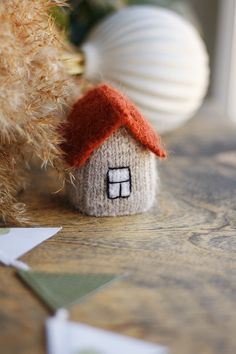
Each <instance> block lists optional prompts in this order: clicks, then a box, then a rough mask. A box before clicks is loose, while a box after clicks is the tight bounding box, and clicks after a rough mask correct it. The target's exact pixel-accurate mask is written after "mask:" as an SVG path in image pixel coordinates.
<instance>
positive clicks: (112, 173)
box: [108, 167, 130, 182]
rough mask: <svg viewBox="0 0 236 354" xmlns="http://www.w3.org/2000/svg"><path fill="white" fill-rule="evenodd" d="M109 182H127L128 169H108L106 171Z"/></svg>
mask: <svg viewBox="0 0 236 354" xmlns="http://www.w3.org/2000/svg"><path fill="white" fill-rule="evenodd" d="M108 178H109V182H123V181H127V180H129V178H130V176H129V169H128V167H127V168H126V167H125V168H115V169H109V171H108Z"/></svg>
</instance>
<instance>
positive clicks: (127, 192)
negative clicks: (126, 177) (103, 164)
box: [121, 182, 131, 197]
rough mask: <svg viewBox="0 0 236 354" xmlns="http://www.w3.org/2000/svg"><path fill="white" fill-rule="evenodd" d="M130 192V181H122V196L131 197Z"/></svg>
mask: <svg viewBox="0 0 236 354" xmlns="http://www.w3.org/2000/svg"><path fill="white" fill-rule="evenodd" d="M130 192H131V190H130V182H123V183H121V197H129V196H130Z"/></svg>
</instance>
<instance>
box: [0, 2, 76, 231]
mask: <svg viewBox="0 0 236 354" xmlns="http://www.w3.org/2000/svg"><path fill="white" fill-rule="evenodd" d="M51 6H55V2H53V3H52V2H50V1H47V0H37V1H35V0H21V1H19V0H7V1H6V0H0V23H1V26H0V219H1V220H3V221H4V222H6V223H10V224H17V223H21V222H22V221H24V212H23V209H24V208H23V207H22V205H20V204H18V203H17V200H16V197H17V192H18V190H19V189H21V188H22V187H23V184H24V179H23V178H21V175H22V174H21V170H22V166H24V165H26V164H28V162H29V158H30V157H33V156H36V157H37V158H39V159H40V160H41V163H42V165H48V164H50V165H52V166H56V167H57V168H58V169H62V170H63V159H62V153H61V150H60V148H59V146H60V144H61V142H62V138H61V136H60V134H59V129H58V127H59V125H60V124H61V123H62V122H63V120H64V119H65V117H66V113H67V111H68V109H69V108H70V106H71V104H72V103H73V100H74V94H75V88H74V83H73V82H72V79H71V78H70V77H69V76H68V75H67V74H66V72H65V70H64V67H63V64H62V62H61V60H60V58H61V53H62V51H63V45H62V41H61V38H60V35H59V34H58V32H57V30H56V28H55V26H54V22H53V19H52V18H51V17H50V16H49V15H48V13H49V8H50V7H51Z"/></svg>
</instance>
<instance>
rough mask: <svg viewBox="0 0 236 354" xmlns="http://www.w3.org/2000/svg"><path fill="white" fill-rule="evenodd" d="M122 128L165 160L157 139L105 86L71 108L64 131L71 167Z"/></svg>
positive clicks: (119, 96)
mask: <svg viewBox="0 0 236 354" xmlns="http://www.w3.org/2000/svg"><path fill="white" fill-rule="evenodd" d="M122 126H125V127H127V129H128V130H129V132H130V134H131V135H133V137H134V138H135V139H136V140H138V141H139V142H140V143H141V144H142V145H143V146H145V147H147V148H148V149H149V150H151V151H152V152H153V153H154V154H156V155H157V156H158V157H160V158H164V157H166V151H165V150H164V149H163V148H162V146H161V141H160V138H159V136H158V135H157V134H156V132H155V130H154V129H153V128H152V126H151V125H150V124H149V123H148V122H147V121H146V120H145V119H144V117H143V116H142V115H141V114H140V113H139V111H138V110H137V109H136V107H135V106H134V105H133V103H131V102H130V101H129V100H128V99H127V97H125V96H124V95H122V94H121V93H120V92H118V91H117V90H115V89H113V88H112V87H110V86H108V85H100V86H98V87H97V88H95V89H92V90H90V91H89V92H88V93H87V94H86V95H85V96H84V97H83V98H81V99H80V100H79V101H78V102H77V103H76V104H75V106H74V108H73V110H72V112H71V114H70V115H69V117H68V122H67V125H66V126H65V129H64V135H65V141H66V144H64V145H63V150H64V151H65V153H66V159H67V162H68V163H69V164H70V166H73V167H80V166H82V165H83V164H84V163H85V162H86V161H87V160H88V158H89V157H90V155H91V154H92V152H93V151H94V150H95V149H96V148H98V147H99V146H100V145H101V144H102V143H103V142H104V141H105V140H106V139H107V138H109V137H110V136H111V134H112V133H113V132H115V131H116V130H117V129H119V128H120V127H122Z"/></svg>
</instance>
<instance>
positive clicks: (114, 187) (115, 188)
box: [108, 183, 120, 199]
mask: <svg viewBox="0 0 236 354" xmlns="http://www.w3.org/2000/svg"><path fill="white" fill-rule="evenodd" d="M108 188H109V198H112V199H114V198H118V197H119V196H120V183H109V185H108Z"/></svg>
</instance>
